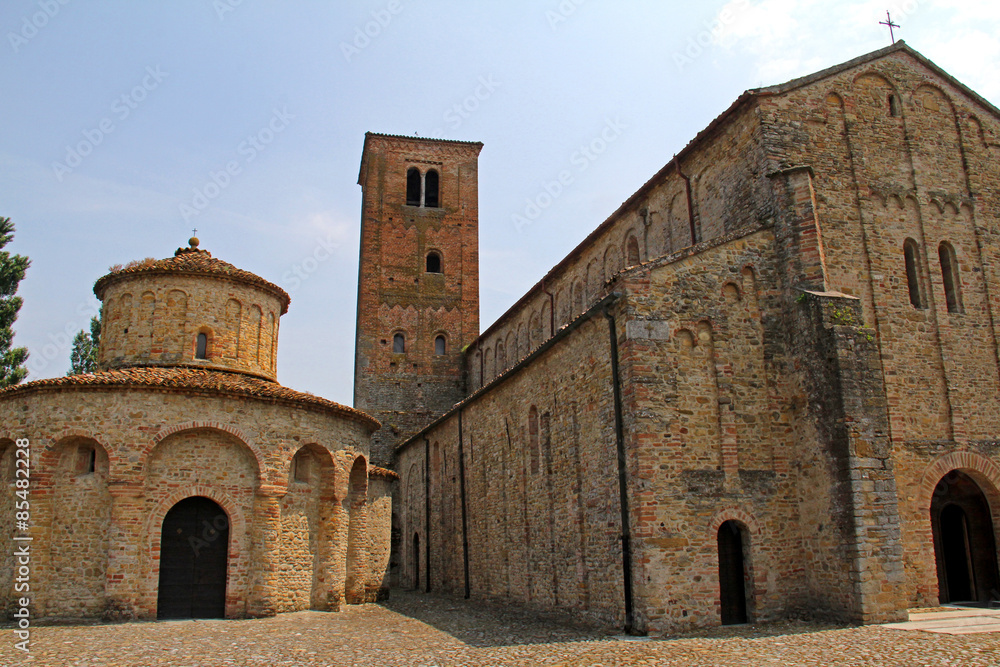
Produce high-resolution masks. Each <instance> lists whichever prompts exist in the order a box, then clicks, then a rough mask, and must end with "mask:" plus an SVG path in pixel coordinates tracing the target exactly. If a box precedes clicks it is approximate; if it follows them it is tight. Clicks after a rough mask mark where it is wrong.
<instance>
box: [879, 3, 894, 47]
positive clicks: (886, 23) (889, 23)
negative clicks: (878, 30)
mask: <svg viewBox="0 0 1000 667" xmlns="http://www.w3.org/2000/svg"><path fill="white" fill-rule="evenodd" d="M878 24H879V25H884V26H888V28H889V38H890V39H891V40H892V43H893V44H895V43H896V36H895V35H894V34H893V33H892V29H893V28H898V27H899V24H898V23H893V22H892V17H891V16H889V10H888V9H887V10H885V20H884V21H879V22H878Z"/></svg>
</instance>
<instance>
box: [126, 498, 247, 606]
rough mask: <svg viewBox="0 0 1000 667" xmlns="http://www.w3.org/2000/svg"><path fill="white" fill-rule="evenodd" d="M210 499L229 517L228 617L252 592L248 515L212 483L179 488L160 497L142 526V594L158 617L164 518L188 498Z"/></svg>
mask: <svg viewBox="0 0 1000 667" xmlns="http://www.w3.org/2000/svg"><path fill="white" fill-rule="evenodd" d="M198 496H200V497H203V498H208V499H209V500H211V501H212V502H214V503H215V504H217V505H218V506H219V507H221V508H222V511H223V512H225V513H226V516H227V518H228V519H229V545H228V553H229V561H228V563H227V566H226V604H225V615H226V618H232V617H234V616H238V615H240V614H241V612H242V611H243V610H242V609H240V608H239V604H240V601H246V600H247V599H248V595H249V589H248V586H247V583H248V581H249V578H250V577H249V565H250V564H249V561H248V558H247V555H248V554H249V553H250V542H249V537H250V535H249V533H248V531H247V520H246V516H245V515H244V513H243V512H242V511H240V508H239V505H238V504H237V503H235V502H234V501H233V499H232V498H230V497H229V496H228V495H226V494H225V493H223V492H221V491H219V490H218V489H215V488H213V487H210V486H203V485H191V486H188V487H186V488H183V489H179V490H177V491H175V492H174V493H172V494H170V495H168V496H165V497H163V498H161V499H160V501H159V502H158V503H157V504H156V506H155V507H154V508H153V510H152V511H151V512H150V513H149V515H148V516H147V519H146V523H145V526H144V527H143V531H144V534H145V535H146V553H145V556H146V565H147V567H145V568H144V570H145V573H146V574H145V579H144V580H143V582H142V589H144V591H145V594H144V595H143V597H144V598H145V599H146V600H148V611H149V612H150V615H153V616H155V612H156V599H157V592H158V591H157V589H158V585H159V580H160V539H161V537H162V532H163V521H164V519H165V518H166V516H167V512H169V511H170V510H171V509H172V508H173V507H174V505H176V504H177V503H179V502H180V501H182V500H184V499H186V498H192V497H198Z"/></svg>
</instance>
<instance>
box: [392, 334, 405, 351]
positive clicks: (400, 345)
mask: <svg viewBox="0 0 1000 667" xmlns="http://www.w3.org/2000/svg"><path fill="white" fill-rule="evenodd" d="M392 351H393V353H394V354H403V353H404V352H406V337H405V336H404V335H403V334H401V333H397V334H393V336H392Z"/></svg>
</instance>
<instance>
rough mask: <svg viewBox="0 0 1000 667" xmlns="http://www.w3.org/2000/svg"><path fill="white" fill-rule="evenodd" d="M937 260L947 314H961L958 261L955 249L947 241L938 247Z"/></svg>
mask: <svg viewBox="0 0 1000 667" xmlns="http://www.w3.org/2000/svg"><path fill="white" fill-rule="evenodd" d="M938 259H940V260H941V277H942V278H943V279H944V298H945V301H946V302H947V304H948V312H949V313H960V312H962V288H961V284H960V282H959V275H958V261H957V259H956V258H955V249H954V248H953V247H952V246H951V244H950V243H948V242H947V241H942V242H941V245H939V246H938Z"/></svg>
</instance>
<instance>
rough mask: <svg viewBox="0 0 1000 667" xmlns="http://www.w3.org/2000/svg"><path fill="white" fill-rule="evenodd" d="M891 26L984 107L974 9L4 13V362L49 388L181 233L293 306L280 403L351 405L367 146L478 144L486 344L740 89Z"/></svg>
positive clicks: (982, 22) (582, 0)
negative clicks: (7, 224)
mask: <svg viewBox="0 0 1000 667" xmlns="http://www.w3.org/2000/svg"><path fill="white" fill-rule="evenodd" d="M886 9H889V10H891V11H892V14H893V19H894V20H895V21H896V22H897V23H899V24H901V28H899V29H898V30H897V31H896V36H897V38H903V39H905V40H906V41H907V43H908V44H910V46H912V47H914V48H916V49H917V50H918V51H920V52H921V53H923V54H924V55H925V56H927V57H928V58H930V59H931V60H933V61H935V62H936V63H937V64H938V65H940V66H942V67H943V68H945V69H946V70H948V71H949V72H950V73H951V74H952V75H954V76H955V77H956V78H958V79H959V80H960V81H962V82H963V83H965V84H967V85H969V86H970V87H971V88H973V89H974V90H976V91H977V92H979V93H980V94H981V95H983V96H984V97H986V98H987V99H988V100H990V101H991V102H992V103H993V104H995V105H996V104H1000V77H998V76H997V75H996V72H997V70H998V65H1000V3H993V2H987V1H986V0H966V1H958V0H934V1H931V0H905V1H902V2H898V1H893V2H886V1H885V0H883V1H882V2H878V1H875V2H871V1H867V0H857V1H844V2H829V1H826V2H821V1H820V0H733V1H732V2H728V3H724V2H703V3H679V2H676V3H675V2H664V1H663V0H660V1H639V0H634V1H630V0H618V1H616V2H611V1H610V0H550V1H534V2H528V1H526V0H508V1H506V2H502V3H500V2H484V1H475V0H463V1H431V0H426V1H424V2H418V1H416V0H385V1H382V0H378V1H375V2H336V3H334V2H318V1H317V2H307V1H292V0H285V1H283V2H276V1H273V2H265V1H264V0H172V1H171V2H170V3H160V2H156V3H154V2H135V1H134V0H133V1H131V2H125V1H118V2H112V1H100V0H87V1H85V0H61V1H60V0H31V1H24V0H4V2H3V3H2V4H0V32H2V33H3V35H4V39H3V44H0V89H2V90H4V91H5V93H6V94H5V96H4V98H5V99H4V101H3V104H2V109H3V111H2V117H3V120H4V122H3V132H2V134H0V215H4V216H10V217H11V218H13V221H14V223H15V225H16V226H17V235H16V237H15V240H14V242H13V243H12V244H11V245H10V246H9V247H8V249H9V250H13V251H15V252H19V253H21V254H26V255H28V256H29V257H30V258H31V261H32V266H31V268H30V269H29V273H28V277H27V278H26V279H25V280H24V281H23V282H22V283H21V289H20V294H21V296H23V298H24V301H25V304H24V307H23V308H22V310H21V315H20V318H19V319H18V322H17V323H16V326H15V329H16V331H17V336H16V338H15V344H17V345H27V346H28V348H29V350H30V352H31V355H32V358H31V359H30V360H29V368H30V370H31V375H30V379H37V378H41V377H51V376H56V375H62V374H64V373H65V372H66V370H67V369H68V367H69V344H68V340H69V338H71V337H72V333H73V332H75V331H76V330H78V329H81V328H84V327H85V326H86V324H87V322H88V321H89V313H90V312H94V311H96V308H97V305H98V304H97V300H96V299H95V298H94V296H93V291H92V286H93V283H94V281H95V280H97V279H98V278H99V277H101V276H102V275H104V274H105V273H106V272H107V269H108V267H109V266H110V265H112V264H118V263H124V262H127V261H129V260H131V259H139V258H143V257H148V256H153V257H157V258H161V257H167V256H170V255H171V254H172V253H173V251H174V250H175V249H176V248H177V247H178V246H181V245H184V244H185V243H186V240H187V238H188V237H189V236H190V235H191V229H192V228H194V227H197V228H198V236H199V237H200V238H201V240H202V248H205V249H207V250H209V251H211V252H212V253H213V255H214V256H215V257H218V258H220V259H223V260H225V261H228V262H231V263H233V264H235V265H237V266H239V267H241V268H244V269H247V270H250V271H253V272H254V273H257V274H259V275H261V276H263V277H264V278H266V279H268V280H270V281H272V282H275V283H277V284H279V285H281V286H282V287H284V288H285V289H286V290H287V291H288V292H289V293H290V294H291V297H292V304H291V308H290V310H289V312H288V314H287V315H285V316H284V317H283V318H282V320H281V335H280V346H279V357H278V378H279V381H280V382H281V383H282V384H285V385H288V386H290V387H293V388H295V389H300V390H306V391H311V392H313V393H316V394H319V395H321V396H325V397H327V398H330V399H333V400H336V401H339V402H342V403H346V404H350V403H351V400H352V384H353V363H354V362H353V360H354V357H353V349H354V316H355V302H356V290H357V261H358V228H359V220H360V200H361V190H360V188H359V186H358V185H357V175H358V165H359V161H360V157H361V147H362V144H363V141H364V134H365V132H366V131H373V132H384V133H394V134H413V133H419V134H420V136H441V137H444V138H448V139H461V140H469V141H482V142H483V143H484V144H485V146H484V149H483V151H482V154H481V155H480V182H479V187H480V253H481V303H482V311H481V319H480V326H481V328H482V329H485V328H486V327H487V326H488V325H489V324H490V323H491V322H492V321H493V320H494V319H496V317H497V316H499V315H500V314H501V313H502V312H503V311H504V310H506V308H507V307H509V306H510V305H511V304H512V303H513V302H514V301H516V300H517V298H518V296H520V294H522V293H523V292H524V291H525V290H526V289H527V288H528V287H530V286H531V285H532V284H533V283H534V282H535V281H537V280H538V279H539V278H540V277H541V276H542V275H543V274H544V273H545V272H546V271H547V270H548V269H549V268H550V267H551V266H552V265H553V264H555V263H556V262H557V261H558V260H559V259H560V258H561V257H562V256H563V255H565V254H566V252H568V251H569V250H570V249H571V248H572V247H573V246H575V245H576V244H577V243H578V242H579V241H580V240H582V239H583V238H584V237H585V236H586V235H587V234H588V233H589V232H590V231H591V230H592V229H593V228H594V227H595V226H596V225H597V224H599V223H600V222H601V221H603V220H604V219H605V218H606V217H607V216H608V215H609V214H610V213H611V212H613V211H614V210H615V209H616V208H617V207H618V205H619V204H620V203H621V202H622V201H624V200H625V199H626V198H627V197H628V196H629V195H630V194H631V193H632V192H634V191H635V190H636V189H637V188H638V187H639V186H640V185H641V184H642V183H644V182H645V181H646V180H647V179H648V178H649V177H650V176H651V175H652V174H653V173H654V172H655V171H656V170H657V169H659V168H660V167H662V166H663V165H664V164H665V163H666V162H668V161H669V160H670V159H671V156H672V155H673V154H674V153H676V152H677V151H679V150H680V149H681V148H683V146H684V145H685V144H686V143H687V142H688V141H689V140H690V139H691V138H692V137H694V135H695V134H696V133H697V132H698V131H699V130H701V129H702V128H703V127H704V126H705V125H707V124H708V123H709V122H710V121H711V120H712V118H714V117H715V116H716V115H718V114H719V113H720V112H722V111H723V110H724V109H725V108H726V107H727V106H729V104H730V103H731V102H732V101H733V100H734V99H735V98H736V97H737V96H738V95H739V94H740V93H741V92H742V91H743V90H745V89H747V88H754V87H757V86H761V85H771V84H775V83H780V82H782V81H785V80H788V79H790V78H794V77H796V76H801V75H804V74H808V73H810V72H813V71H816V70H818V69H821V68H823V67H828V66H830V65H834V64H837V63H839V62H843V61H845V60H849V59H851V58H853V57H856V56H858V55H861V54H864V53H867V52H869V51H872V50H875V49H878V48H881V47H883V46H886V45H888V44H889V37H888V34H887V32H886V31H885V29H884V27H882V26H880V25H878V22H879V21H880V20H884V18H885V11H886ZM608 127H613V128H614V131H613V132H607V131H606V128H608ZM602 132H603V133H604V135H605V136H606V137H607V136H614V139H613V141H610V142H608V143H607V145H606V149H605V150H604V152H603V153H601V154H600V155H595V156H593V159H591V158H587V159H586V160H584V161H581V160H580V159H579V156H578V155H576V154H577V151H578V149H579V148H580V147H581V146H584V145H587V144H589V143H590V142H591V141H592V140H594V139H595V138H597V137H599V136H601V135H602ZM575 155H576V159H574V156H575ZM566 169H569V170H571V171H572V173H573V182H572V184H570V185H569V186H568V187H566V188H565V189H564V190H563V191H562V192H561V193H560V194H559V196H558V197H556V198H554V200H553V201H552V202H551V204H550V205H548V206H547V207H545V208H544V209H540V210H539V211H538V212H537V215H533V216H532V217H531V218H530V224H520V225H519V224H516V220H517V217H516V216H518V215H520V216H526V214H527V213H531V214H534V213H535V211H533V210H531V209H529V208H528V204H529V202H531V201H532V200H536V198H537V197H538V195H539V194H540V193H542V192H544V189H543V188H544V184H545V183H546V182H549V181H552V180H553V179H555V178H557V177H558V175H559V173H560V172H561V171H563V170H566ZM542 201H545V200H544V199H543V200H542ZM525 219H528V218H527V217H525ZM317 257H319V258H321V261H316V258H317ZM67 331H68V332H69V335H67V333H66V332H67Z"/></svg>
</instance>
